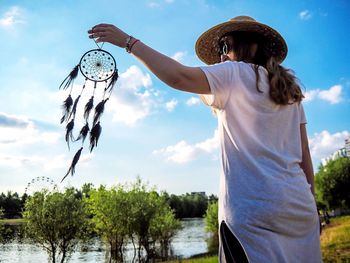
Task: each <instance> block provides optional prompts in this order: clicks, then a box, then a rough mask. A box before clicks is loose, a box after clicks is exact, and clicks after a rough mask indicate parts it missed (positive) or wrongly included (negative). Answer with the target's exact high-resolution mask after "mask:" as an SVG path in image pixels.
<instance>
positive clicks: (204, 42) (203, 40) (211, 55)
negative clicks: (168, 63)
mask: <svg viewBox="0 0 350 263" xmlns="http://www.w3.org/2000/svg"><path fill="white" fill-rule="evenodd" d="M238 31H240V32H253V33H257V34H260V35H261V36H262V37H263V38H264V39H265V40H266V43H265V44H266V45H268V49H267V50H268V51H269V52H270V54H269V55H270V56H273V57H275V59H276V61H277V62H278V63H282V61H283V60H284V59H285V58H286V56H287V52H288V48H287V44H286V42H285V41H284V39H283V37H282V36H281V35H280V34H279V33H278V32H277V31H276V30H274V29H273V28H271V27H269V26H267V25H265V24H262V23H259V22H256V21H228V22H225V23H222V24H219V25H216V26H214V27H212V28H210V29H209V30H207V31H206V32H204V33H203V34H202V35H201V36H200V37H199V38H198V40H197V42H196V46H195V50H196V53H197V56H198V57H199V59H200V60H202V61H203V62H204V63H205V64H208V65H211V64H215V63H219V62H220V61H221V59H220V55H219V40H220V38H221V37H222V36H223V35H225V34H227V33H230V32H238Z"/></svg>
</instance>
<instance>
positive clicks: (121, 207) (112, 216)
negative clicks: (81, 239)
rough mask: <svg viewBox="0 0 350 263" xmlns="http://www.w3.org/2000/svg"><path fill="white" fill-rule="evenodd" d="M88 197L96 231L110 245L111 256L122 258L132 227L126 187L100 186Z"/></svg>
mask: <svg viewBox="0 0 350 263" xmlns="http://www.w3.org/2000/svg"><path fill="white" fill-rule="evenodd" d="M89 195H90V197H89V198H86V199H85V201H86V203H87V207H88V211H89V213H91V214H92V215H93V217H92V219H91V221H92V224H93V226H94V229H95V231H96V232H97V233H98V234H99V235H100V236H101V237H102V239H103V240H105V241H106V242H107V244H108V245H109V250H110V255H111V258H112V259H114V260H122V258H123V245H124V242H125V241H126V239H127V237H128V234H129V229H130V213H129V212H130V210H131V207H130V202H129V196H128V194H127V192H126V191H125V190H124V187H123V186H121V185H119V186H117V187H113V188H111V189H110V190H107V189H106V188H105V187H104V186H100V187H99V188H98V189H97V190H95V189H93V190H90V191H89Z"/></svg>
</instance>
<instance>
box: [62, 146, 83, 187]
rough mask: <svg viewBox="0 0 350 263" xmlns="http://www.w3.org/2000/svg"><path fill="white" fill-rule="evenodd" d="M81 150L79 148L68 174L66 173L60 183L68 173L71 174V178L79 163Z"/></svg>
mask: <svg viewBox="0 0 350 263" xmlns="http://www.w3.org/2000/svg"><path fill="white" fill-rule="evenodd" d="M82 150H83V147H81V148H80V149H79V150H78V151H77V152H76V154H75V155H74V157H73V161H72V164H71V165H70V167H69V169H68V172H67V173H66V175H65V176H64V177H63V178H62V180H61V183H62V182H63V180H64V179H65V178H66V177H67V176H68V174H69V173H71V175H72V176H73V175H74V173H75V166H76V164H77V163H78V161H79V158H80V155H81V151H82Z"/></svg>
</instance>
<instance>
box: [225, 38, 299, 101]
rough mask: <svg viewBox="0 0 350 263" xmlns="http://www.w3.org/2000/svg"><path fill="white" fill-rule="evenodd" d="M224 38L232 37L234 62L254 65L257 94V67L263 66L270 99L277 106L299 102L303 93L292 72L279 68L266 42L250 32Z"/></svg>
mask: <svg viewBox="0 0 350 263" xmlns="http://www.w3.org/2000/svg"><path fill="white" fill-rule="evenodd" d="M225 36H232V38H233V41H232V43H231V45H232V46H231V48H232V50H233V52H234V54H235V60H237V61H244V62H247V63H252V64H254V71H255V75H256V88H257V90H258V91H259V92H262V91H261V90H260V89H259V72H258V69H259V66H263V67H264V68H265V69H266V70H267V72H268V79H269V83H270V91H269V95H270V98H271V99H272V100H273V101H274V102H275V103H277V104H280V105H287V104H292V103H295V102H300V101H301V100H302V99H303V97H304V96H303V93H302V91H301V88H300V86H299V84H298V80H297V78H296V77H295V75H294V72H293V71H292V70H290V69H286V68H284V67H283V66H281V65H280V64H279V63H278V62H277V61H276V59H275V58H274V57H273V56H271V55H270V52H269V50H268V47H267V45H266V44H265V43H266V40H265V39H264V38H263V37H262V36H261V35H258V34H255V33H252V32H233V33H229V34H226V35H225Z"/></svg>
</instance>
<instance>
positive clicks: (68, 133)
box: [66, 119, 74, 150]
mask: <svg viewBox="0 0 350 263" xmlns="http://www.w3.org/2000/svg"><path fill="white" fill-rule="evenodd" d="M73 128H74V119H72V120H71V121H70V122H68V124H67V126H66V142H67V144H68V149H69V150H70V147H69V141H70V140H71V141H73V140H74V138H73Z"/></svg>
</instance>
